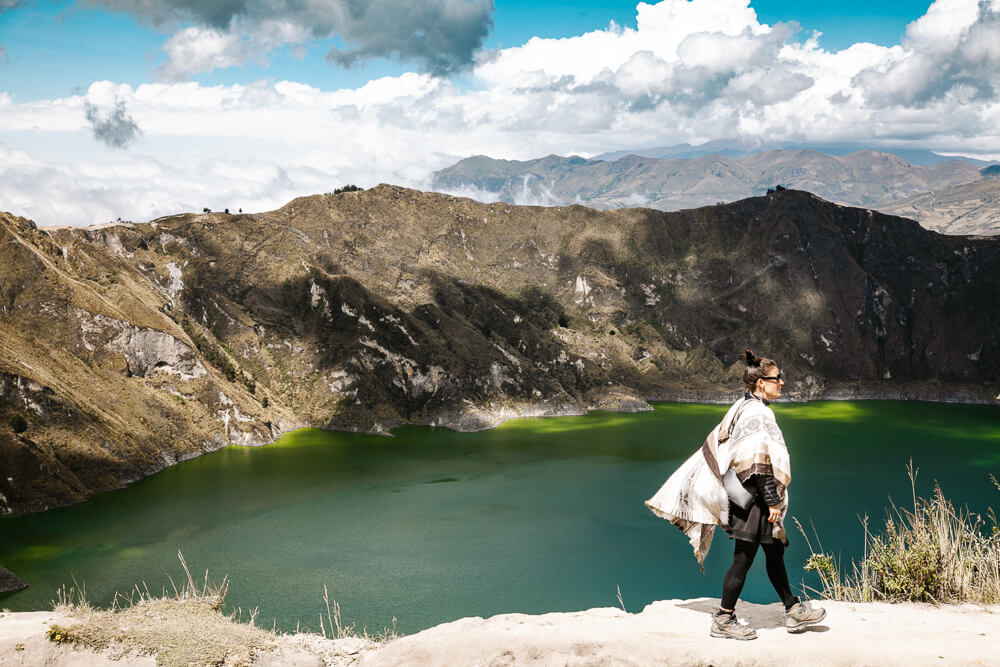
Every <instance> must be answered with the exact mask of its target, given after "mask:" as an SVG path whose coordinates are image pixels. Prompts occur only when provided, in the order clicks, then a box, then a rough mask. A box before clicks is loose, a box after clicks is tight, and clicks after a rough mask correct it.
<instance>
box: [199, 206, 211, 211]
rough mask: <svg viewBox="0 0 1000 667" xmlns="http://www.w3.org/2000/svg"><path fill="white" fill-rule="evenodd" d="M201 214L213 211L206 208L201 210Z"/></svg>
mask: <svg viewBox="0 0 1000 667" xmlns="http://www.w3.org/2000/svg"><path fill="white" fill-rule="evenodd" d="M201 212H202V213H211V212H212V209H210V208H209V207H207V206H206V207H205V208H203V209H201Z"/></svg>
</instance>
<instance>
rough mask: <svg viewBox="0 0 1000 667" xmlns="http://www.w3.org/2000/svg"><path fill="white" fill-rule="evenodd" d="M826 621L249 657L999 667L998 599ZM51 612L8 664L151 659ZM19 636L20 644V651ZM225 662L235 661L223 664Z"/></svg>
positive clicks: (309, 646) (431, 637) (432, 634)
mask: <svg viewBox="0 0 1000 667" xmlns="http://www.w3.org/2000/svg"><path fill="white" fill-rule="evenodd" d="M822 605H823V606H824V607H825V608H826V609H827V611H828V615H827V620H826V621H824V623H822V624H820V625H817V626H814V627H811V628H809V629H808V631H806V632H804V633H802V634H797V635H793V634H789V633H787V632H786V631H785V628H784V615H783V612H782V609H781V606H780V604H777V603H775V604H770V605H757V604H751V603H745V602H741V603H740V604H739V606H738V607H737V613H738V614H739V615H740V616H741V617H742V618H744V619H745V620H747V621H748V622H750V624H751V625H753V626H754V627H756V628H757V632H758V635H759V638H758V639H757V640H756V641H751V642H736V641H731V640H722V639H713V638H711V637H709V636H708V627H709V623H710V620H709V619H710V614H711V613H712V612H713V611H714V610H715V608H716V606H717V600H715V599H710V598H698V599H693V600H663V601H660V602H654V603H653V604H651V605H649V606H647V607H646V608H645V609H644V610H642V612H640V613H636V614H630V613H625V612H624V611H622V610H621V609H617V608H602V609H590V610H587V611H581V612H569V613H551V614H544V615H540V616H531V615H526V614H502V615H498V616H494V617H492V618H488V619H482V618H463V619H459V620H457V621H454V622H451V623H444V624H442V625H438V626H435V627H432V628H429V629H427V630H424V631H423V632H419V633H417V634H414V635H410V636H406V637H402V638H400V639H396V640H394V641H391V642H389V643H387V644H384V645H382V646H380V647H378V646H375V645H372V644H370V643H366V642H363V641H360V640H354V639H344V640H323V639H321V638H319V637H316V636H302V635H292V636H284V637H279V638H278V639H277V640H276V642H275V646H274V649H273V650H272V651H268V652H266V653H261V654H258V655H257V656H256V657H255V660H254V662H253V663H252V664H255V665H269V666H273V667H279V666H292V665H322V664H326V665H365V666H369V665H371V666H375V665H428V666H431V665H440V666H442V667H443V666H445V665H448V666H453V665H731V664H741V665H744V666H750V665H775V664H789V665H792V664H797V665H845V666H846V665H906V666H908V667H909V666H914V665H989V664H996V646H997V639H998V637H1000V605H993V606H989V607H982V606H978V605H972V604H964V605H946V606H940V607H934V606H932V605H926V604H912V603H903V604H887V603H866V604H856V603H848V602H831V601H826V602H823V603H822ZM55 622H58V623H61V624H65V623H68V622H72V619H69V618H66V617H63V616H60V615H59V614H55V613H47V612H24V613H15V614H5V615H4V616H3V617H2V618H0V665H43V664H44V665H82V666H85V667H86V666H93V665H154V664H156V660H155V659H154V658H153V657H151V656H134V657H132V658H128V659H124V660H121V661H112V660H110V659H109V658H108V657H107V656H104V655H99V654H97V653H94V652H91V651H81V650H78V649H76V648H74V647H72V646H66V645H56V644H54V643H52V642H50V641H49V640H48V639H47V638H46V636H45V630H46V629H47V627H48V626H49V625H51V624H52V623H55ZM18 644H22V645H23V646H24V648H23V649H22V650H17V649H16V646H17V645H18ZM227 664H228V663H227Z"/></svg>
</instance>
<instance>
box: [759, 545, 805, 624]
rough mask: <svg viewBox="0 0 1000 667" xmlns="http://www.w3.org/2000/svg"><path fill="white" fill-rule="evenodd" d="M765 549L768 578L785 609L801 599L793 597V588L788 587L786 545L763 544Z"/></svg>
mask: <svg viewBox="0 0 1000 667" xmlns="http://www.w3.org/2000/svg"><path fill="white" fill-rule="evenodd" d="M761 546H762V547H763V548H764V556H765V558H766V559H767V578H768V579H770V580H771V585H772V586H774V590H775V592H776V593H777V594H778V597H779V598H781V602H782V603H784V605H785V609H788V608H790V607H791V606H792V605H794V604H795V603H797V602H798V601H799V599H798V598H797V597H795V596H794V595H792V588H791V586H789V585H788V570H786V569H785V545H784V544H782V543H781V542H772V543H770V544H761Z"/></svg>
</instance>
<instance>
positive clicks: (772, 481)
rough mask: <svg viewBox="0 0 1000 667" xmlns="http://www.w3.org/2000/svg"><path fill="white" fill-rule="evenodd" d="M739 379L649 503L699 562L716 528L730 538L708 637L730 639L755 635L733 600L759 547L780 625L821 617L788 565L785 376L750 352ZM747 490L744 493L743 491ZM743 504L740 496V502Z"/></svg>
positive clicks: (794, 628) (798, 627)
mask: <svg viewBox="0 0 1000 667" xmlns="http://www.w3.org/2000/svg"><path fill="white" fill-rule="evenodd" d="M740 358H742V359H744V360H745V361H746V368H745V369H744V371H743V383H744V384H745V385H746V392H745V394H744V396H743V398H741V399H740V400H738V401H736V403H734V404H733V406H732V407H731V408H730V409H729V411H728V412H727V413H726V416H725V417H724V418H723V420H722V421H721V422H720V423H719V425H718V426H716V427H715V428H714V429H713V430H712V432H711V433H709V435H708V437H707V438H706V439H705V442H704V443H703V444H702V446H701V449H700V450H699V451H698V452H695V454H694V455H692V456H691V457H690V458H689V459H688V460H687V461H685V462H684V464H683V465H682V466H681V467H680V468H679V469H678V470H677V472H675V473H674V474H673V475H671V476H670V479H668V480H667V481H666V483H665V484H664V485H663V486H662V487H661V488H660V490H659V491H657V493H656V495H654V496H653V497H652V498H650V499H649V500H648V501H646V505H647V506H648V507H649V508H650V509H651V510H652V511H653V512H655V513H656V514H657V515H658V516H661V517H663V518H665V519H667V520H669V521H670V522H671V523H673V524H674V525H675V526H677V527H678V528H680V529H681V530H682V531H684V533H685V534H687V536H688V538H689V540H690V542H691V545H692V547H693V548H694V552H695V557H696V558H697V559H698V563H699V564H702V563H703V562H704V559H705V555H706V554H707V553H708V549H709V546H710V545H711V542H712V533H713V531H714V528H715V526H716V525H720V526H722V527H723V528H724V529H725V530H726V532H728V533H729V534H730V537H731V538H732V539H734V540H735V551H734V554H733V564H732V566H731V567H730V568H729V571H728V572H727V573H726V576H725V579H724V580H723V582H722V600H721V604H720V605H719V610H718V611H717V612H716V613H715V614H714V616H713V618H712V628H711V631H710V634H711V635H712V636H713V637H722V638H727V639H742V640H746V639H756V638H757V633H756V632H755V631H754V630H753V629H752V628H750V627H748V626H747V625H746V624H744V623H743V622H741V621H739V620H737V618H736V614H735V609H736V600H737V599H738V598H739V596H740V592H741V591H742V590H743V583H744V582H745V581H746V575H747V572H748V571H749V570H750V565H751V564H752V563H753V560H754V556H755V555H756V553H757V549H758V547H760V548H763V549H764V555H765V558H766V559H767V575H768V578H769V579H770V580H771V584H772V585H773V586H774V590H775V591H776V592H777V593H778V597H779V598H781V601H782V602H783V603H784V605H785V627H786V628H787V629H788V631H789V632H802V631H803V630H805V628H806V626H809V625H813V624H815V623H819V622H820V621H821V620H823V618H825V617H826V611H825V610H823V609H818V608H816V609H814V608H812V607H811V606H810V605H809V603H807V602H802V601H800V600H799V599H798V598H797V597H796V596H794V595H792V591H791V587H790V586H789V584H788V573H787V571H786V570H785V560H784V554H785V547H786V546H787V544H788V540H787V538H786V536H785V529H784V523H783V519H784V516H785V513H786V512H787V509H788V492H787V488H788V485H789V483H791V466H790V465H789V460H788V449H787V448H786V447H785V440H784V438H783V437H782V435H781V430H780V429H779V428H778V424H777V422H776V421H775V419H774V413H773V412H772V411H771V408H770V407H769V404H770V402H771V401H773V400H774V399H777V398H780V397H781V388H782V387H783V386H784V384H785V383H784V381H783V380H782V379H781V371H780V369H779V368H778V365H777V364H776V363H774V361H772V360H770V359H765V358H761V357H757V356H755V355H754V353H753V352H752V351H751V350H747V351H746V352H744V353H743V354H742V355H740ZM727 475H728V476H729V477H732V476H735V478H736V481H737V482H738V484H736V486H737V488H736V489H735V490H733V492H732V495H734V496H738V495H740V494H739V491H740V488H739V487H740V486H742V489H743V490H745V491H746V492H749V496H748V498H749V500H750V502H749V503H747V504H745V505H743V506H741V505H740V504H737V503H736V502H733V501H732V500H730V495H731V494H729V493H727V491H726V484H725V476H727ZM743 495H746V494H743ZM740 500H741V501H743V500H744V499H742V498H741V499H740Z"/></svg>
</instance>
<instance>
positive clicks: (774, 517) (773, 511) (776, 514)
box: [767, 505, 781, 523]
mask: <svg viewBox="0 0 1000 667" xmlns="http://www.w3.org/2000/svg"><path fill="white" fill-rule="evenodd" d="M767 509H768V510H770V514H768V516H767V520H768V521H770V522H771V523H778V520H779V519H781V507H779V506H778V505H771V506H770V507H768V508H767Z"/></svg>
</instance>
